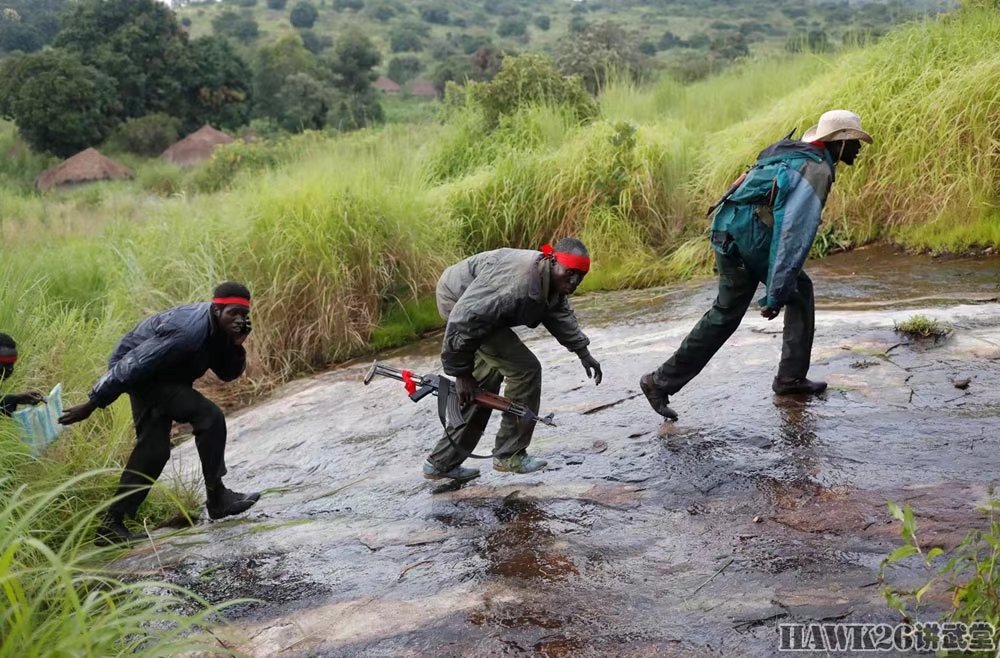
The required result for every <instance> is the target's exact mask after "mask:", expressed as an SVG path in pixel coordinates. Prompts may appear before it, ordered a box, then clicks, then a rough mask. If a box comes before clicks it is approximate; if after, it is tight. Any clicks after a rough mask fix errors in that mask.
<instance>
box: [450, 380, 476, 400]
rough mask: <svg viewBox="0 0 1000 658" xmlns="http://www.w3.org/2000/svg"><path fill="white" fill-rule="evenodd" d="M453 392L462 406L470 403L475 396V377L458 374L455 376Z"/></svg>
mask: <svg viewBox="0 0 1000 658" xmlns="http://www.w3.org/2000/svg"><path fill="white" fill-rule="evenodd" d="M455 393H457V394H458V401H459V402H460V403H461V404H462V406H463V407H464V406H467V405H470V404H472V401H473V399H474V398H475V397H476V378H475V377H473V376H472V375H459V376H458V377H456V378H455Z"/></svg>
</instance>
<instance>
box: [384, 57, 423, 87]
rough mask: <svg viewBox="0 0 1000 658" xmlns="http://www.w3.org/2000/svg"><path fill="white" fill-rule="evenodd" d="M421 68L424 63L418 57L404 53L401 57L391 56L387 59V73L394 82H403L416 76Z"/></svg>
mask: <svg viewBox="0 0 1000 658" xmlns="http://www.w3.org/2000/svg"><path fill="white" fill-rule="evenodd" d="M423 70H424V65H423V62H421V61H420V58H419V57H414V56H413V55H404V56H402V57H393V58H392V59H390V60H389V70H388V72H387V75H388V76H389V77H390V78H391V79H392V80H394V81H395V82H398V83H399V84H403V83H406V82H409V81H410V80H412V79H413V78H415V77H417V76H418V75H419V74H420V72H421V71H423Z"/></svg>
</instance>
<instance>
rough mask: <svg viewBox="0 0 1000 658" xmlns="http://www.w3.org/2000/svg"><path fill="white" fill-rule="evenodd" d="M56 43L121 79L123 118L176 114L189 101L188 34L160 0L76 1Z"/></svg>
mask: <svg viewBox="0 0 1000 658" xmlns="http://www.w3.org/2000/svg"><path fill="white" fill-rule="evenodd" d="M54 45H55V46H56V47H58V48H63V49H65V50H67V51H69V52H70V53H71V54H72V55H73V56H76V57H77V58H79V60H80V62H81V63H82V64H84V65H87V66H92V67H94V68H96V69H97V70H98V71H101V72H102V73H104V74H105V75H107V76H110V77H111V78H113V79H114V80H115V82H116V85H117V89H118V93H119V106H120V107H121V114H122V117H123V118H124V117H140V116H144V115H146V114H152V113H154V112H166V113H167V114H173V113H174V112H173V110H174V108H176V107H177V105H178V104H179V103H181V102H182V100H183V96H184V80H185V79H186V77H187V75H188V74H189V72H190V68H191V60H190V56H189V52H188V43H187V34H186V33H185V32H184V30H183V29H182V28H181V26H180V24H179V23H178V22H177V19H176V17H175V16H174V13H173V12H172V11H170V9H168V8H167V7H166V6H165V5H163V4H162V3H160V2H157V0H82V1H81V2H77V3H73V4H72V5H70V9H69V11H68V13H67V14H66V15H65V18H64V23H63V29H62V31H61V32H59V34H58V35H57V36H56V39H55V41H54Z"/></svg>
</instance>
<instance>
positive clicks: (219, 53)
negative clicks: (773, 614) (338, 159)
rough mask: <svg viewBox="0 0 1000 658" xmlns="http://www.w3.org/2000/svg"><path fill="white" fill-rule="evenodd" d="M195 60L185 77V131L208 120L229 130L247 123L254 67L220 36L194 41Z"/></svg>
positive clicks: (193, 56)
mask: <svg viewBox="0 0 1000 658" xmlns="http://www.w3.org/2000/svg"><path fill="white" fill-rule="evenodd" d="M191 59H192V61H193V62H194V64H193V66H192V69H191V74H190V75H189V76H188V78H187V79H186V80H185V83H186V84H187V100H188V105H187V108H186V109H185V110H184V112H183V113H182V114H181V117H182V118H183V119H184V128H185V130H188V131H190V130H193V129H195V128H198V127H200V126H203V125H205V124H206V123H208V124H211V125H213V126H215V127H216V128H225V129H229V130H235V129H236V128H239V127H240V126H243V125H246V123H247V122H248V121H249V120H250V112H251V110H252V109H253V90H252V84H251V80H252V78H253V75H252V73H251V71H250V66H249V65H247V63H246V62H245V61H244V60H243V58H241V57H240V55H239V53H237V52H236V50H235V49H234V48H233V46H232V45H231V44H230V43H229V41H227V40H226V39H223V38H220V37H200V38H198V39H195V40H194V41H192V42H191Z"/></svg>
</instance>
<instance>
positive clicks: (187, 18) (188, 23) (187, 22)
mask: <svg viewBox="0 0 1000 658" xmlns="http://www.w3.org/2000/svg"><path fill="white" fill-rule="evenodd" d="M181 25H183V26H184V27H191V17H190V16H185V17H184V18H182V19H181Z"/></svg>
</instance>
